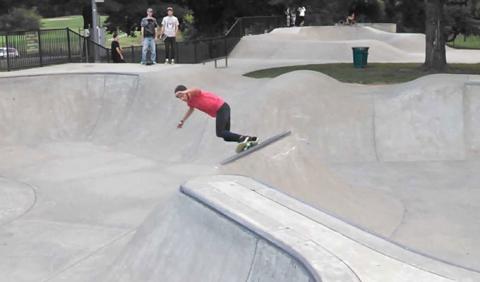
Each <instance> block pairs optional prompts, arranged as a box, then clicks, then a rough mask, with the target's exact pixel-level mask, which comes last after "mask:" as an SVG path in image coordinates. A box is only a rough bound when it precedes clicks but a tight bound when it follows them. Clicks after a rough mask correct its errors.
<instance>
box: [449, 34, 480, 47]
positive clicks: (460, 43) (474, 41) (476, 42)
mask: <svg viewBox="0 0 480 282" xmlns="http://www.w3.org/2000/svg"><path fill="white" fill-rule="evenodd" d="M448 46H450V47H453V48H458V49H480V36H478V35H469V36H467V37H465V36H463V35H459V36H457V38H455V41H453V42H449V43H448Z"/></svg>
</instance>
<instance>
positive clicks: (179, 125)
mask: <svg viewBox="0 0 480 282" xmlns="http://www.w3.org/2000/svg"><path fill="white" fill-rule="evenodd" d="M182 127H183V120H181V121H180V122H179V123H178V125H177V128H182Z"/></svg>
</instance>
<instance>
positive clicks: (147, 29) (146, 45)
mask: <svg viewBox="0 0 480 282" xmlns="http://www.w3.org/2000/svg"><path fill="white" fill-rule="evenodd" d="M140 26H141V27H142V30H141V32H142V45H143V48H142V62H141V64H142V65H145V64H147V52H148V49H150V60H151V63H152V64H155V63H156V62H157V54H156V53H157V52H156V39H157V36H158V33H157V28H158V23H157V19H155V18H154V17H153V9H152V8H148V9H147V17H145V18H143V19H142V22H141V23H140Z"/></svg>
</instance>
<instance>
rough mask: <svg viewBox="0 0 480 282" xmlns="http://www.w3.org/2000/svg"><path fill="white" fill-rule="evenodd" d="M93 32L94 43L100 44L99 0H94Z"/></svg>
mask: <svg viewBox="0 0 480 282" xmlns="http://www.w3.org/2000/svg"><path fill="white" fill-rule="evenodd" d="M92 24H93V26H92V31H93V42H95V43H97V44H98V31H97V27H98V11H97V0H92Z"/></svg>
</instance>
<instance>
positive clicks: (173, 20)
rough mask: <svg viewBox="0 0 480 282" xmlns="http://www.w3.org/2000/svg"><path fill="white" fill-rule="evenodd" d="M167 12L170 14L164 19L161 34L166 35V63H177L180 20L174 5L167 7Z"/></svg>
mask: <svg viewBox="0 0 480 282" xmlns="http://www.w3.org/2000/svg"><path fill="white" fill-rule="evenodd" d="M167 13H168V15H167V16H166V17H164V18H163V20H162V31H161V32H160V34H162V35H165V64H168V63H170V64H175V45H176V37H177V33H178V26H179V22H178V19H177V17H175V16H174V15H173V8H172V7H168V8H167Z"/></svg>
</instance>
